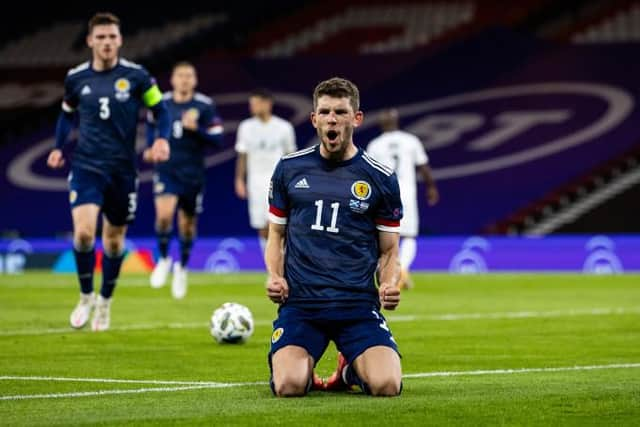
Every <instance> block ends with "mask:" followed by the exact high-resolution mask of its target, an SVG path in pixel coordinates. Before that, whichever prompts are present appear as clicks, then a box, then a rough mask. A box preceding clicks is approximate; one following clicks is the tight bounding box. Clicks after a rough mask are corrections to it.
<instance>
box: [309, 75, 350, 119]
mask: <svg viewBox="0 0 640 427" xmlns="http://www.w3.org/2000/svg"><path fill="white" fill-rule="evenodd" d="M323 95H328V96H330V97H332V98H349V102H350V103H351V106H352V107H353V111H358V110H359V109H360V91H359V90H358V87H357V86H356V85H355V84H353V83H352V82H351V81H349V80H347V79H343V78H341V77H333V78H330V79H329V80H325V81H323V82H320V83H318V86H316V88H315V90H314V91H313V109H314V110H315V109H316V108H317V107H318V98H320V97H321V96H323Z"/></svg>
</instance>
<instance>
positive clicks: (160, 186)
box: [153, 181, 164, 194]
mask: <svg viewBox="0 0 640 427" xmlns="http://www.w3.org/2000/svg"><path fill="white" fill-rule="evenodd" d="M153 192H154V193H156V194H161V193H164V183H163V182H160V181H158V182H156V183H155V184H153Z"/></svg>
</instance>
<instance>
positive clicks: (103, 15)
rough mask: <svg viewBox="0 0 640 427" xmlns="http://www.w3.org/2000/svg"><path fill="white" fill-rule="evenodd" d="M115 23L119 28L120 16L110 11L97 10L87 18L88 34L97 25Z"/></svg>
mask: <svg viewBox="0 0 640 427" xmlns="http://www.w3.org/2000/svg"><path fill="white" fill-rule="evenodd" d="M111 24H113V25H117V26H118V28H120V18H118V17H117V16H116V15H114V14H113V13H111V12H98V13H96V14H95V15H93V16H92V17H91V19H89V34H91V32H92V31H93V27H95V26H97V25H111Z"/></svg>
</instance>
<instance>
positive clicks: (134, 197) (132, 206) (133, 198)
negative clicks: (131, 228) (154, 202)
mask: <svg viewBox="0 0 640 427" xmlns="http://www.w3.org/2000/svg"><path fill="white" fill-rule="evenodd" d="M136 209H138V193H129V209H128V210H129V215H128V216H127V220H128V221H132V220H133V219H134V218H135V216H136Z"/></svg>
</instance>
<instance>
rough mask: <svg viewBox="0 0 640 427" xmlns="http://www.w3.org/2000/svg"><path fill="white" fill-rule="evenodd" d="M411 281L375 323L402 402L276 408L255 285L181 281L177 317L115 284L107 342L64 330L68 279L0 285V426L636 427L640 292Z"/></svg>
mask: <svg viewBox="0 0 640 427" xmlns="http://www.w3.org/2000/svg"><path fill="white" fill-rule="evenodd" d="M97 279H99V277H97ZM414 280H415V282H416V287H415V289H413V290H411V291H408V292H405V293H404V294H403V296H402V297H403V300H402V302H401V304H400V308H399V309H398V310H397V311H396V312H387V313H386V315H387V317H388V320H389V322H388V323H389V325H390V326H391V328H392V330H393V332H394V336H395V338H396V340H397V341H398V344H399V346H400V350H401V351H402V354H403V371H404V373H405V375H406V377H405V379H404V391H403V394H402V396H401V397H398V398H371V397H367V396H363V395H361V394H357V393H349V394H347V393H322V392H312V393H311V394H310V395H309V396H307V397H305V398H302V399H276V398H274V397H272V395H271V392H270V390H269V388H268V386H267V385H266V381H267V379H268V375H269V372H268V368H267V364H266V355H267V352H268V348H269V338H270V335H271V326H270V323H271V321H272V320H273V319H274V317H275V314H276V310H275V306H274V305H273V304H271V303H270V302H269V301H268V300H267V298H266V297H265V296H264V282H265V276H264V275H260V274H237V275H205V274H191V275H190V288H189V294H188V295H187V297H186V299H185V300H183V301H174V300H172V299H171V297H170V291H169V289H168V287H165V288H163V289H160V290H154V289H151V288H150V287H149V286H148V279H147V277H146V276H135V275H125V276H123V277H122V278H121V279H120V282H119V285H118V289H117V290H116V295H115V298H114V302H113V308H112V330H111V331H109V332H106V333H92V332H90V331H88V330H85V331H73V330H71V329H70V328H69V327H68V317H69V313H70V311H71V309H72V308H73V306H74V304H75V303H76V299H77V295H78V288H77V285H76V279H75V277H74V276H71V275H54V274H49V273H28V274H25V275H22V276H0V425H8V426H14V425H75V424H91V425H113V424H118V425H136V426H137V425H260V426H266V425H276V424H284V425H296V426H306V425H341V426H345V425H368V426H373V425H387V426H388V425H409V426H410V425H420V426H423V425H581V426H582V425H638V423H639V420H640V276H637V275H635V276H634V275H625V276H607V277H598V276H573V275H556V276H552V275H483V276H472V277H469V276H449V275H425V274H416V275H414ZM96 281H97V282H98V281H99V280H96ZM226 301H235V302H239V303H241V304H245V305H247V306H248V307H249V308H250V309H251V310H252V312H253V314H254V317H255V319H256V330H255V333H254V336H253V337H252V338H251V340H250V341H249V342H248V343H246V344H243V345H219V344H216V343H215V342H214V341H213V339H212V338H211V336H210V335H209V331H208V319H209V317H210V315H211V313H212V311H213V309H214V308H215V307H217V306H218V305H220V304H222V303H223V302H226ZM334 364H335V350H334V349H333V348H331V347H330V349H329V350H328V351H327V353H326V354H325V356H324V358H323V359H322V360H321V362H320V363H319V365H318V367H317V371H318V372H319V373H320V374H321V375H322V376H327V375H328V374H329V373H330V372H332V371H333V368H334Z"/></svg>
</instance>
